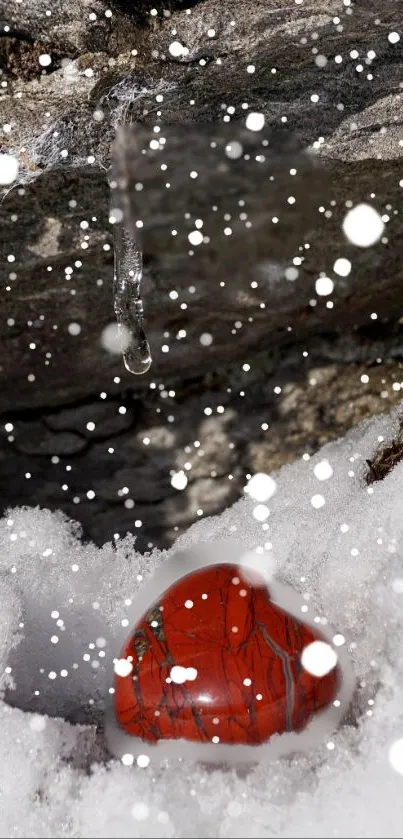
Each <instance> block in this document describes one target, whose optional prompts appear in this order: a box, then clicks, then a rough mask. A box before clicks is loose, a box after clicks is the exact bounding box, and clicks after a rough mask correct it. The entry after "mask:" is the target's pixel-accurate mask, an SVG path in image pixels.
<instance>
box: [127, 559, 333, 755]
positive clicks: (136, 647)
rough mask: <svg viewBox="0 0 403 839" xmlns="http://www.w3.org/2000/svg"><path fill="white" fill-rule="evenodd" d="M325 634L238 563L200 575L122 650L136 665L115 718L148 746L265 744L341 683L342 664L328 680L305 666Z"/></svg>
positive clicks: (177, 589) (166, 597)
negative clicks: (305, 656) (277, 601)
mask: <svg viewBox="0 0 403 839" xmlns="http://www.w3.org/2000/svg"><path fill="white" fill-rule="evenodd" d="M317 640H324V639H323V638H322V636H321V635H320V633H318V632H316V631H315V630H313V629H312V628H311V627H308V626H305V625H304V624H303V623H302V622H301V621H299V620H297V619H296V618H295V617H293V616H291V615H290V614H288V613H287V612H285V611H283V610H282V609H281V608H279V607H278V606H276V605H274V604H273V603H272V602H271V600H270V594H269V591H268V589H267V588H266V587H265V586H258V587H257V586H252V585H251V584H250V583H248V582H246V581H245V580H244V579H243V578H242V577H241V572H240V569H239V567H237V566H235V565H228V564H222V565H214V566H209V567H206V568H203V569H201V570H199V571H196V572H193V573H191V574H189V575H187V576H185V577H182V578H181V579H180V580H179V581H178V582H176V583H175V584H174V585H172V586H171V587H170V588H169V589H168V590H167V591H166V592H165V593H164V594H163V595H162V597H161V599H160V600H159V602H157V603H155V604H154V605H153V606H152V607H151V609H150V610H149V611H148V612H147V614H146V616H145V617H144V618H143V619H142V620H141V621H140V622H139V623H138V624H137V626H136V627H135V629H134V632H133V633H132V634H131V636H130V638H129V640H128V641H127V643H126V645H125V647H124V648H123V650H122V652H121V659H127V660H128V661H129V662H130V663H131V664H132V670H131V672H129V673H128V674H127V675H116V676H115V715H116V719H117V722H118V724H119V726H120V727H121V728H122V729H124V730H125V731H126V732H128V733H129V734H131V735H134V736H136V737H139V738H141V739H142V740H146V741H148V742H149V743H156V742H157V741H159V740H164V739H178V738H185V739H187V740H193V741H195V740H196V741H202V742H209V741H210V742H213V743H217V742H221V743H244V744H249V745H259V744H262V743H264V742H266V741H267V740H268V739H269V738H270V737H271V736H272V735H273V734H281V733H283V732H285V731H300V730H301V729H303V728H304V727H305V726H306V725H307V723H308V722H309V720H310V719H311V718H312V717H313V716H314V715H315V714H316V713H317V712H318V711H320V710H323V709H324V708H326V707H327V706H328V705H329V704H330V703H331V702H332V701H333V700H334V698H335V696H336V694H337V691H338V688H339V686H340V672H339V668H338V667H337V666H336V667H334V668H333V669H332V670H331V671H330V672H329V673H327V675H325V676H323V677H316V676H313V675H311V674H310V673H308V672H307V671H306V670H305V669H304V668H303V667H302V664H301V653H302V651H303V649H304V648H305V647H307V646H308V645H309V644H311V643H312V642H313V641H317ZM124 666H125V667H126V670H127V664H126V662H124ZM129 666H130V665H129ZM119 669H120V668H119V666H118V667H117V670H118V671H119Z"/></svg>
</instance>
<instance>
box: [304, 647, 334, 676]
mask: <svg viewBox="0 0 403 839" xmlns="http://www.w3.org/2000/svg"><path fill="white" fill-rule="evenodd" d="M301 664H302V666H303V668H304V669H305V670H307V671H308V673H311V674H312V676H318V677H319V676H326V673H330V671H331V670H333V668H334V667H335V666H336V664H337V653H335V651H334V650H333V649H332V647H331V646H330V644H326V643H325V642H324V641H312V643H311V644H308V646H307V647H305V648H304V649H303V650H302V655H301Z"/></svg>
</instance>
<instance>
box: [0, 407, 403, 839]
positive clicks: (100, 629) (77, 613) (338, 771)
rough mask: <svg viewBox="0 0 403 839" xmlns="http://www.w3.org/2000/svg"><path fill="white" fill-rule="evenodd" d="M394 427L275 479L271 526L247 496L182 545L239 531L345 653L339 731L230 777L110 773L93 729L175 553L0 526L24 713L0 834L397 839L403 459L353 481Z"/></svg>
mask: <svg viewBox="0 0 403 839" xmlns="http://www.w3.org/2000/svg"><path fill="white" fill-rule="evenodd" d="M397 425H398V418H397V415H393V416H392V417H381V418H378V419H376V420H375V421H372V422H370V423H369V424H365V425H364V426H361V427H360V428H358V429H356V430H355V431H354V432H353V433H351V434H350V435H349V436H348V437H347V438H345V439H344V440H342V441H339V442H337V443H333V444H331V445H328V446H326V448H325V449H322V451H321V452H319V453H318V454H317V455H316V456H315V457H313V458H311V459H310V460H306V461H304V460H301V461H300V462H298V463H296V464H294V465H291V466H288V467H286V468H284V469H283V470H282V471H281V472H280V473H279V475H278V476H276V480H277V491H276V493H275V495H274V496H273V497H272V498H271V499H270V501H269V502H268V506H269V507H270V516H269V518H268V519H267V522H266V525H265V529H264V530H263V529H262V524H261V523H258V522H257V521H256V520H255V518H254V517H253V515H252V511H253V509H254V506H255V502H253V501H252V500H251V499H250V498H245V499H243V500H241V501H240V502H238V503H237V504H236V505H235V506H234V507H232V508H231V509H229V510H227V511H226V512H225V513H224V514H223V515H222V516H220V517H217V518H211V519H205V520H203V521H200V522H199V523H198V524H197V525H195V526H194V527H192V528H191V529H190V530H189V532H188V533H187V534H186V535H185V536H184V537H183V538H181V539H180V541H179V544H180V546H182V547H184V546H188V545H190V544H195V543H197V542H206V541H207V542H209V541H215V540H218V539H220V538H223V537H227V536H229V535H231V536H233V535H234V533H235V534H237V533H238V534H239V538H240V539H242V541H243V542H244V543H245V546H248V547H255V546H256V545H264V543H265V542H267V543H270V544H271V547H270V545H266V549H267V548H268V549H269V550H272V551H273V558H274V561H275V563H276V567H277V574H278V576H279V577H280V578H281V579H283V580H285V581H287V582H288V583H290V584H291V585H293V586H294V587H295V588H296V589H298V590H299V591H300V592H302V593H306V594H309V595H310V596H311V597H312V600H313V601H314V602H315V604H316V605H317V609H318V614H320V615H326V617H328V619H329V620H330V621H331V623H332V624H333V625H334V626H335V627H337V629H338V631H339V632H340V633H342V634H343V635H344V636H345V638H346V644H347V645H348V648H349V649H350V650H351V657H352V659H353V662H354V667H355V673H356V677H357V693H356V698H355V702H354V707H353V711H352V714H351V718H350V720H349V724H345V725H344V727H342V728H341V729H340V730H339V731H338V732H336V733H335V734H334V736H333V738H332V740H331V741H330V742H328V743H323V744H322V745H321V746H320V747H318V749H317V751H316V752H314V753H312V754H311V755H310V756H308V757H300V758H298V759H296V758H295V759H282V760H281V761H279V762H277V763H275V764H265V765H263V764H260V765H257V766H256V767H255V768H254V769H250V770H248V771H246V770H243V771H242V772H240V773H236V772H235V771H225V770H224V769H223V770H209V769H206V768H204V767H202V766H200V765H189V764H187V763H185V762H182V763H178V762H176V763H173V762H171V763H166V764H165V765H163V766H160V765H154V763H153V761H151V762H150V764H149V766H148V767H147V768H144V769H141V768H139V767H137V766H135V767H127V766H123V765H122V764H120V763H119V762H117V761H112V760H109V761H108V760H107V759H105V755H104V753H103V750H102V736H101V735H98V736H96V733H95V732H96V729H95V725H94V724H93V722H91V721H94V720H96V719H97V718H99V716H100V715H101V711H102V702H103V698H102V697H103V681H104V664H105V662H106V661H107V659H108V656H111V655H112V656H113V655H114V654H115V653H116V652H117V651H116V650H114V648H113V643H112V641H111V638H112V635H113V628H114V627H116V626H117V624H118V622H120V621H121V620H122V617H124V612H125V603H124V601H125V598H127V597H130V594H131V593H133V591H134V589H135V588H137V587H138V586H139V585H141V577H143V578H144V576H145V574H148V573H150V572H151V571H152V568H154V567H155V566H157V565H158V563H160V562H162V561H169V556H170V554H169V553H165V554H161V553H158V552H155V553H154V554H153V555H152V557H151V558H144V557H142V556H140V555H138V554H136V551H135V547H134V544H133V539H132V537H129V536H128V537H126V539H125V540H123V541H122V542H120V543H118V545H117V547H116V548H115V547H112V546H111V545H106V546H105V547H104V548H103V549H98V548H95V547H94V546H92V545H83V544H82V543H81V541H80V534H79V532H77V529H76V528H75V526H74V525H72V524H71V523H69V522H67V521H66V520H65V519H64V518H63V517H62V516H61V515H57V514H51V513H49V512H47V511H46V510H38V509H26V510H21V509H19V510H12V511H10V512H9V514H8V516H7V517H6V518H4V519H3V521H2V522H1V525H0V545H1V551H0V556H1V576H0V601H1V604H0V605H1V609H0V637H1V646H0V657H1V667H2V668H4V675H3V676H2V690H3V691H6V695H7V697H8V700H9V702H12V703H13V704H14V705H15V706H17V707H10V705H9V704H6V703H5V702H2V703H1V705H0V714H1V716H0V726H1V728H0V835H1V836H3V837H9V836H21V837H26V836H30V837H47V836H49V837H50V836H56V837H62V836H66V837H107V836H108V837H196V836H202V837H241V836H247V837H316V836H317V837H319V836H329V837H330V836H336V837H339V836H340V837H347V836H349V837H351V836H353V837H386V836H394V837H399V836H402V835H403V740H402V741H401V743H400V745H399V742H398V741H399V740H400V739H401V738H403V648H402V637H403V561H402V550H403V515H402V509H403V500H402V499H403V463H400V464H399V465H397V466H396V467H395V469H394V470H393V471H392V472H391V473H390V474H389V475H388V476H387V477H386V478H385V479H384V480H383V481H381V482H379V483H376V484H374V485H373V486H372V487H370V488H368V487H367V485H366V483H365V481H364V474H365V472H366V470H367V466H366V462H365V461H366V458H371V457H372V456H373V454H374V452H375V450H376V449H377V447H378V445H379V442H378V441H379V440H380V438H384V439H385V440H388V439H392V438H393V435H394V433H395V432H396V429H397ZM323 461H327V463H325V464H323ZM318 464H321V466H320V467H319V468H316V469H314V467H315V466H317V465H318ZM328 464H330V467H331V468H329V466H328ZM330 473H332V474H330ZM317 476H319V477H317ZM320 478H325V479H324V480H320ZM318 496H321V498H319V497H318ZM312 499H314V501H313V503H312ZM323 500H324V502H325V503H323ZM320 505H322V506H320ZM139 577H140V579H139ZM104 654H105V655H104ZM10 682H11V684H13V685H14V688H12V689H11V690H10V686H9V683H10ZM20 709H23V710H20ZM101 718H102V717H101ZM66 719H68V720H70V721H73V723H74V724H73V723H72V722H70V721H68V722H67V721H65V720H66ZM77 721H79V723H80V724H77ZM399 770H400V771H399Z"/></svg>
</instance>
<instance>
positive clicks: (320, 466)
mask: <svg viewBox="0 0 403 839" xmlns="http://www.w3.org/2000/svg"><path fill="white" fill-rule="evenodd" d="M313 474H314V475H315V478H317V479H318V481H327V480H329V478H331V477H332V475H333V469H332V467H331V465H330V463H329V461H328V460H320V461H319V463H316V464H315V466H314V467H313Z"/></svg>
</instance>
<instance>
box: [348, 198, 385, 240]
mask: <svg viewBox="0 0 403 839" xmlns="http://www.w3.org/2000/svg"><path fill="white" fill-rule="evenodd" d="M384 229H385V225H384V222H383V221H382V219H381V217H380V215H379V213H378V212H377V211H376V210H375V208H374V207H372V206H371V204H357V205H356V206H355V207H353V208H352V209H351V210H349V211H348V213H347V215H346V216H345V218H344V221H343V231H344V233H345V235H346V236H347V239H348V240H349V241H350V242H351V243H352V244H353V245H357V246H358V247H360V248H369V247H370V246H371V245H374V244H375V242H378V240H379V239H380V238H381V236H382V233H383V231H384Z"/></svg>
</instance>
